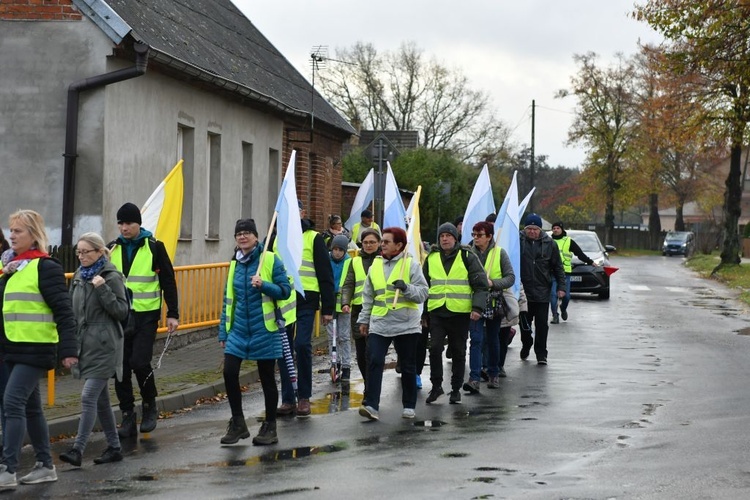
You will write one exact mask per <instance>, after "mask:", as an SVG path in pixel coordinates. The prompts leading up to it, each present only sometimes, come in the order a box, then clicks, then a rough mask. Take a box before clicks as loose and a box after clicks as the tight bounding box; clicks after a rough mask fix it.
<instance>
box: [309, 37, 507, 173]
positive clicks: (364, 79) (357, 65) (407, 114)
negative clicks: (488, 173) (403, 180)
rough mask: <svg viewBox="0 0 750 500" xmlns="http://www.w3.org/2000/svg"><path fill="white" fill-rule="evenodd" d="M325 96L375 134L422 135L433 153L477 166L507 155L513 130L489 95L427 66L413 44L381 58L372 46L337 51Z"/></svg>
mask: <svg viewBox="0 0 750 500" xmlns="http://www.w3.org/2000/svg"><path fill="white" fill-rule="evenodd" d="M336 60H338V61H340V63H334V64H331V65H329V67H328V68H327V69H326V70H325V71H324V72H322V73H321V74H320V81H321V87H322V89H321V92H322V93H323V95H324V96H325V97H326V98H327V99H328V100H329V102H330V103H331V104H332V105H333V106H334V107H336V108H337V109H338V110H339V111H340V112H341V113H342V114H343V115H344V116H345V117H346V118H348V119H349V120H350V121H352V122H353V123H361V124H362V125H363V126H364V127H366V128H369V129H372V130H418V131H419V132H420V138H421V144H422V146H424V147H426V148H428V149H434V150H446V151H450V152H452V153H454V154H456V155H457V156H458V157H459V158H460V159H461V160H464V161H473V162H474V163H478V162H479V161H480V160H479V158H480V157H481V158H483V159H485V160H486V159H487V158H488V157H494V156H497V155H499V154H500V152H501V151H502V150H504V149H506V148H507V147H509V146H508V141H509V137H510V131H509V129H508V128H507V127H506V126H505V125H504V124H503V123H502V122H501V121H500V120H499V119H497V117H496V116H495V115H494V113H493V110H492V107H491V101H490V98H489V96H488V94H487V93H485V92H483V91H481V90H476V89H473V88H471V85H470V82H469V80H468V79H467V78H466V76H464V75H463V74H462V73H461V72H460V70H457V69H450V68H447V67H446V66H444V65H442V64H440V63H438V62H436V61H435V60H427V59H426V57H425V55H424V53H423V51H422V50H421V49H419V48H418V47H417V46H416V45H415V44H414V43H413V42H410V43H404V44H403V45H402V46H401V47H400V48H399V50H398V51H396V52H392V53H390V52H386V53H384V54H382V55H381V54H379V53H378V52H377V50H376V49H375V47H374V46H373V45H372V44H369V43H361V42H360V43H357V44H355V45H354V46H353V47H351V48H348V49H339V50H337V51H336Z"/></svg>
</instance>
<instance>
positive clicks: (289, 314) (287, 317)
mask: <svg viewBox="0 0 750 500" xmlns="http://www.w3.org/2000/svg"><path fill="white" fill-rule="evenodd" d="M278 241H279V239H278V238H276V239H275V240H273V253H274V254H276V255H277V256H278V257H279V259H281V254H280V253H279V252H278V250H277V248H278V247H277V245H276V243H277V242H278ZM287 272H289V271H288V270H287ZM288 277H289V284H290V285H292V293H290V294H289V298H288V299H284V300H277V301H276V306H277V307H278V308H279V310H280V311H281V315H282V316H284V323H285V324H286V325H287V326H289V325H291V324H292V323H294V322H296V321H297V292H296V291H295V288H294V278H292V277H291V276H288Z"/></svg>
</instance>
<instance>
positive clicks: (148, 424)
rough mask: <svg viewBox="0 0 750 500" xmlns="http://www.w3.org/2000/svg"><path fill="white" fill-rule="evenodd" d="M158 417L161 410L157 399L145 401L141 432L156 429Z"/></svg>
mask: <svg viewBox="0 0 750 500" xmlns="http://www.w3.org/2000/svg"><path fill="white" fill-rule="evenodd" d="M158 419H159V411H158V410H157V409H156V401H144V402H143V417H142V418H141V432H151V431H153V430H154V429H156V421H157V420H158Z"/></svg>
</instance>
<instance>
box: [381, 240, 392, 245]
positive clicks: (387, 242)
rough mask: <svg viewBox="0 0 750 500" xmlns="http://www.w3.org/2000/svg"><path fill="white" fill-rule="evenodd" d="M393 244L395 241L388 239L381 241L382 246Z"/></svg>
mask: <svg viewBox="0 0 750 500" xmlns="http://www.w3.org/2000/svg"><path fill="white" fill-rule="evenodd" d="M391 243H393V240H386V239H382V240H380V244H381V245H390V244H391Z"/></svg>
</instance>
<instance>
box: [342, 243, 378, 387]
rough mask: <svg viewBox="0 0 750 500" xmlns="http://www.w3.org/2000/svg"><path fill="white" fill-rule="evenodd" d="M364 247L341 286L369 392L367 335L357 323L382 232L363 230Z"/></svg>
mask: <svg viewBox="0 0 750 500" xmlns="http://www.w3.org/2000/svg"><path fill="white" fill-rule="evenodd" d="M361 236H362V240H361V243H362V249H361V250H360V251H359V254H358V255H357V256H356V257H354V258H353V259H352V261H351V263H350V264H349V270H348V271H347V273H346V277H345V278H344V284H343V286H342V287H341V312H342V313H344V314H347V313H351V317H352V319H351V323H352V337H353V338H354V348H355V350H356V356H357V367H358V368H359V372H360V374H361V375H362V381H363V382H364V385H365V389H364V394H367V335H362V334H361V333H360V331H359V326H358V325H357V317H358V316H359V313H360V311H362V291H363V290H364V287H365V278H366V277H367V271H369V270H370V266H371V265H372V261H373V260H375V257H377V256H378V255H380V233H379V232H378V231H377V230H375V229H372V228H367V229H364V230H363V231H362V235H361Z"/></svg>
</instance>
